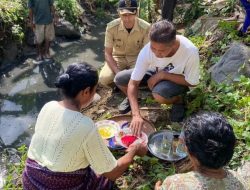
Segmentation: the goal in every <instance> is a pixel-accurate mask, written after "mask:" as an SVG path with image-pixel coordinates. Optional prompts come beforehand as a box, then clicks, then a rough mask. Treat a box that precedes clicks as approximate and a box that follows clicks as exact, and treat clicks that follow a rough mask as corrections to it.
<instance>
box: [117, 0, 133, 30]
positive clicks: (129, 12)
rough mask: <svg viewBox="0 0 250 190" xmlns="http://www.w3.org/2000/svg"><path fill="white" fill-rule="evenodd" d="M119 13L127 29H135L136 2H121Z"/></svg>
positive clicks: (125, 0)
mask: <svg viewBox="0 0 250 190" xmlns="http://www.w3.org/2000/svg"><path fill="white" fill-rule="evenodd" d="M118 13H119V15H120V17H121V20H122V22H123V24H124V26H125V28H127V29H131V28H133V26H134V24H135V18H136V13H137V2H136V0H120V1H119V4H118Z"/></svg>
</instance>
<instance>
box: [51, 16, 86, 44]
mask: <svg viewBox="0 0 250 190" xmlns="http://www.w3.org/2000/svg"><path fill="white" fill-rule="evenodd" d="M55 34H56V36H63V37H66V38H68V39H79V38H81V33H80V31H78V30H77V29H75V27H74V26H73V25H72V24H71V23H70V22H68V21H65V20H63V21H60V23H59V24H58V25H56V26H55Z"/></svg>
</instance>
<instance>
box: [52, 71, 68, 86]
mask: <svg viewBox="0 0 250 190" xmlns="http://www.w3.org/2000/svg"><path fill="white" fill-rule="evenodd" d="M69 83H70V77H69V74H67V73H64V74H62V75H61V76H59V77H58V79H57V81H56V82H55V86H56V87H57V88H65V87H67V86H68V85H69Z"/></svg>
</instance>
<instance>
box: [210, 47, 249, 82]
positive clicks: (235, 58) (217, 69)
mask: <svg viewBox="0 0 250 190" xmlns="http://www.w3.org/2000/svg"><path fill="white" fill-rule="evenodd" d="M249 59H250V48H249V47H248V46H246V45H244V44H241V43H234V44H232V46H231V47H230V48H229V49H228V50H227V51H226V52H225V54H224V55H223V56H222V58H221V59H220V61H219V62H218V63H216V64H215V65H213V66H212V67H211V68H210V69H209V70H210V71H211V76H212V79H213V80H215V81H216V82H218V83H221V82H226V83H231V82H233V81H236V80H238V79H239V77H240V75H245V76H246V77H250V63H249Z"/></svg>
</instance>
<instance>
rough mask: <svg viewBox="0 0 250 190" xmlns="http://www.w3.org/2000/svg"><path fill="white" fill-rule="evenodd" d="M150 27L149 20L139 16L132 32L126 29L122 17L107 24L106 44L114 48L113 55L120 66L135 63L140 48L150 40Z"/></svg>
mask: <svg viewBox="0 0 250 190" xmlns="http://www.w3.org/2000/svg"><path fill="white" fill-rule="evenodd" d="M149 28H150V24H149V23H148V22H146V21H144V20H142V19H140V18H137V17H136V18H135V25H134V27H133V29H132V30H131V32H130V33H128V31H127V30H126V28H125V27H124V25H123V24H122V21H121V19H120V18H118V19H115V20H113V21H111V22H110V23H108V24H107V28H106V34H105V44H104V46H105V47H108V48H113V57H114V59H115V60H116V62H117V64H118V66H119V65H122V66H124V64H125V65H126V66H131V65H134V64H135V62H136V59H137V56H138V54H139V52H140V50H141V49H142V48H143V46H144V45H145V44H146V43H148V41H149V39H148V32H149Z"/></svg>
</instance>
